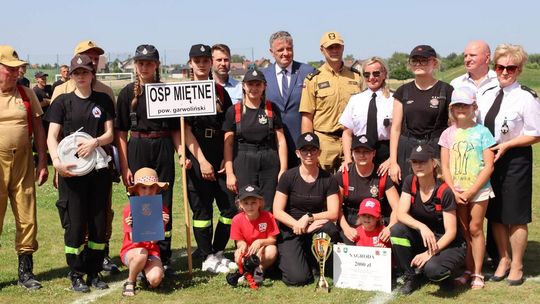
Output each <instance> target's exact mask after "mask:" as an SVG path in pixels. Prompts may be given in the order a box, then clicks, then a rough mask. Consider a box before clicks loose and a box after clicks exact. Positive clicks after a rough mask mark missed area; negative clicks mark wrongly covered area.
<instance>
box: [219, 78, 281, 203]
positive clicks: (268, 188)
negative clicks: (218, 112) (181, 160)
mask: <svg viewBox="0 0 540 304" xmlns="http://www.w3.org/2000/svg"><path fill="white" fill-rule="evenodd" d="M242 89H243V91H244V99H243V100H242V102H241V103H237V104H235V105H234V107H231V108H230V109H229V110H228V111H227V114H226V117H225V123H224V124H223V130H224V131H225V170H226V172H227V187H228V188H229V190H231V191H233V192H235V193H237V192H238V191H237V190H238V186H240V187H242V186H243V185H247V184H254V185H257V186H259V188H260V189H261V193H262V195H263V197H264V201H265V209H266V210H271V209H272V202H273V201H274V194H275V192H276V186H277V182H278V179H279V177H280V176H281V174H283V173H284V172H285V171H286V170H287V153H288V152H287V143H286V141H285V135H284V133H283V124H282V122H281V113H280V112H279V108H278V107H277V106H275V105H274V104H273V103H272V102H270V101H268V100H265V97H264V96H265V95H264V91H265V89H266V79H265V77H264V75H263V74H262V72H260V71H258V70H256V69H254V70H248V71H247V73H246V75H245V76H244V80H243V82H242Z"/></svg>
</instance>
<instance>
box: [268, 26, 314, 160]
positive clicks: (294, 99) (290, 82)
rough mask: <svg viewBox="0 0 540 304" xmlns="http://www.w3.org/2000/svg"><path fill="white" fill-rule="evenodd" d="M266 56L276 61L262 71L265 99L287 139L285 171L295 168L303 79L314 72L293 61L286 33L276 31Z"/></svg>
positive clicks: (292, 52) (291, 45)
mask: <svg viewBox="0 0 540 304" xmlns="http://www.w3.org/2000/svg"><path fill="white" fill-rule="evenodd" d="M270 53H271V54H272V56H273V57H274V59H275V60H276V62H275V63H274V64H271V65H270V66H269V67H267V68H266V69H264V70H262V72H263V74H264V77H265V78H266V82H267V87H266V98H267V99H268V100H270V101H271V102H273V103H274V104H276V105H277V106H278V107H279V109H280V110H281V119H282V120H283V126H284V130H285V138H286V139H287V149H288V151H289V155H288V160H289V164H288V168H292V167H294V166H297V165H298V157H296V154H295V150H296V146H295V141H296V139H297V138H298V136H300V123H301V119H302V117H301V114H300V112H299V111H298V107H299V105H300V98H301V96H302V86H303V83H304V78H305V77H306V76H307V75H308V74H309V73H311V72H313V71H314V68H313V67H311V66H309V65H307V64H305V63H300V62H297V61H294V60H293V57H294V51H293V38H292V36H291V34H289V33H288V32H286V31H279V32H276V33H273V34H272V35H271V36H270Z"/></svg>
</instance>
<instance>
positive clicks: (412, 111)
mask: <svg viewBox="0 0 540 304" xmlns="http://www.w3.org/2000/svg"><path fill="white" fill-rule="evenodd" d="M443 86H444V96H441V95H442V88H443ZM453 90H454V88H453V87H452V86H451V85H449V84H447V83H446V82H442V81H437V83H436V84H435V85H434V86H433V87H431V88H429V89H427V90H420V89H419V88H418V87H416V85H415V83H414V81H411V82H409V83H406V84H404V85H402V86H400V87H399V88H398V89H397V90H396V92H395V93H394V98H396V99H397V100H399V101H400V102H401V104H402V106H403V123H402V127H401V134H402V135H409V134H410V135H412V136H414V137H418V138H421V137H429V138H437V137H439V136H440V135H441V133H442V132H443V131H444V130H445V129H446V128H447V127H448V105H449V104H450V101H451V98H452V91H453ZM405 91H406V92H407V93H406V94H404V92H405ZM404 95H407V96H406V98H407V100H403V99H404ZM441 97H442V98H441Z"/></svg>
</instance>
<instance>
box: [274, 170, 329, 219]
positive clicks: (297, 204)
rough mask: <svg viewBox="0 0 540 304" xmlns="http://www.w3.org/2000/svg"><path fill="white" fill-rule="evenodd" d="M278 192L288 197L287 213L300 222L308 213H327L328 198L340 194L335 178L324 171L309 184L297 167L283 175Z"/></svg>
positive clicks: (320, 171)
mask: <svg viewBox="0 0 540 304" xmlns="http://www.w3.org/2000/svg"><path fill="white" fill-rule="evenodd" d="M276 190H277V191H279V192H281V193H283V194H286V195H287V196H288V199H287V205H286V206H285V212H287V213H288V214H289V215H290V216H292V217H293V218H294V219H295V220H298V219H300V218H301V217H302V216H304V215H305V214H306V213H308V212H311V213H319V212H322V211H325V210H326V199H327V197H328V196H330V195H332V194H336V193H338V190H339V188H338V184H337V181H336V180H335V178H334V177H333V176H332V175H331V174H330V173H328V172H326V171H324V170H322V169H319V176H317V179H316V180H315V181H314V182H312V183H308V182H306V181H305V180H304V179H303V178H302V176H301V175H300V169H299V167H295V168H292V169H289V170H287V171H286V172H285V173H283V175H281V178H280V179H279V182H278V185H277V188H276ZM282 227H285V226H283V225H282Z"/></svg>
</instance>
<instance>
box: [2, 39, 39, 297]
mask: <svg viewBox="0 0 540 304" xmlns="http://www.w3.org/2000/svg"><path fill="white" fill-rule="evenodd" d="M25 64H26V62H24V61H22V60H19V57H18V55H17V52H15V50H14V49H13V48H12V47H11V46H8V45H0V234H2V227H3V225H4V216H5V214H6V208H7V202H8V198H9V200H10V204H11V209H12V210H13V216H14V219H15V223H16V225H15V226H16V230H17V232H16V234H15V250H16V251H17V255H18V256H19V267H18V270H19V271H18V273H19V280H18V284H19V285H21V286H23V287H25V288H27V289H39V288H41V284H40V282H39V281H37V280H36V279H35V277H34V274H33V266H34V265H33V264H34V263H33V260H32V254H33V253H34V252H35V251H36V250H37V249H38V242H37V240H36V235H37V217H36V191H35V185H34V181H35V180H34V173H35V174H36V177H37V183H38V185H42V184H43V183H45V181H46V180H47V177H48V171H47V159H46V154H45V151H46V148H45V146H46V145H45V131H44V130H43V124H42V122H41V115H42V114H43V112H42V110H41V106H40V105H39V101H38V99H37V97H36V94H34V91H32V90H31V89H29V88H27V87H24V86H22V85H17V75H18V70H19V67H20V66H22V65H25ZM32 136H33V137H34V141H35V143H36V149H37V151H38V156H39V161H38V169H37V172H34V162H33V158H32V157H33V156H32V140H31V139H32Z"/></svg>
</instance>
